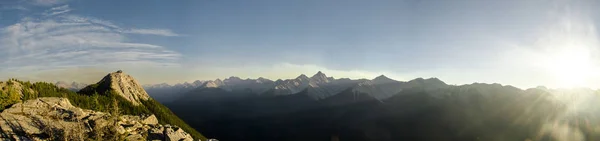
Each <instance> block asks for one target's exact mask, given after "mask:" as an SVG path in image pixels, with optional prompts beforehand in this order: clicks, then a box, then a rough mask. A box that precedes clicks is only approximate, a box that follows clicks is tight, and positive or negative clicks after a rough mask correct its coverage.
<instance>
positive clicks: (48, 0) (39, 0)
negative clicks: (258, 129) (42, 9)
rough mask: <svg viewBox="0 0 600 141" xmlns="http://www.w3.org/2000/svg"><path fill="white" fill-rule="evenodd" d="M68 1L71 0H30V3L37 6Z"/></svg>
mask: <svg viewBox="0 0 600 141" xmlns="http://www.w3.org/2000/svg"><path fill="white" fill-rule="evenodd" d="M68 1H69V0H29V3H31V4H33V5H37V6H54V5H58V4H63V3H66V2H68Z"/></svg>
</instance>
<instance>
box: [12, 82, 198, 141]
mask: <svg viewBox="0 0 600 141" xmlns="http://www.w3.org/2000/svg"><path fill="white" fill-rule="evenodd" d="M0 110H2V113H0V119H1V120H0V131H1V132H2V133H0V139H1V140H88V139H94V140H194V139H196V140H197V139H200V140H206V138H205V137H204V136H202V135H201V134H200V133H198V132H197V131H196V130H194V129H193V128H191V127H190V126H189V125H187V124H186V123H185V122H184V121H183V120H181V119H179V117H177V116H176V115H175V114H173V113H172V112H171V111H170V110H169V109H168V108H166V107H165V106H164V105H162V104H160V103H158V102H157V101H155V100H153V99H152V98H150V96H148V94H147V93H146V91H145V90H144V89H143V88H142V87H141V85H139V84H138V83H137V81H136V80H135V79H133V77H131V76H129V75H127V74H125V73H123V72H122V71H117V72H113V73H110V74H108V75H107V76H105V77H104V78H103V79H102V80H101V81H99V82H98V83H96V84H92V85H89V86H87V87H85V88H84V89H82V90H80V91H79V92H77V93H75V92H72V91H69V90H68V89H65V88H59V87H57V86H56V85H54V84H51V83H46V82H35V83H31V82H23V81H19V80H15V79H10V80H8V81H6V82H0Z"/></svg>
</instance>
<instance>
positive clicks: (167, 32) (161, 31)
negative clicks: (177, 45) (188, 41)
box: [123, 29, 180, 36]
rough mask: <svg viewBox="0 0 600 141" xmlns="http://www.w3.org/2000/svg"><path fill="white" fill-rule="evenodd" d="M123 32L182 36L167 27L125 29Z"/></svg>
mask: <svg viewBox="0 0 600 141" xmlns="http://www.w3.org/2000/svg"><path fill="white" fill-rule="evenodd" d="M123 33H130V34H145V35H159V36H180V35H179V34H177V33H174V32H173V31H171V30H167V29H130V30H126V31H123Z"/></svg>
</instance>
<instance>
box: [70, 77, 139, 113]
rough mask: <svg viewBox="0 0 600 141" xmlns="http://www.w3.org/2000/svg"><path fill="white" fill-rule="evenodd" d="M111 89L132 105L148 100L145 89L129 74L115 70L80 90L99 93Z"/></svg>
mask: <svg viewBox="0 0 600 141" xmlns="http://www.w3.org/2000/svg"><path fill="white" fill-rule="evenodd" d="M107 91H113V92H115V93H116V94H117V95H120V96H122V97H123V98H125V99H127V100H128V101H130V102H131V103H133V104H134V105H139V104H140V101H141V100H148V99H149V98H150V96H149V95H148V93H146V90H144V88H143V87H142V85H140V84H139V83H138V82H137V80H135V79H134V78H133V77H131V76H130V75H127V74H125V73H123V71H117V72H113V73H110V74H108V75H106V76H105V77H104V78H102V80H100V82H98V83H96V84H93V85H90V86H87V87H85V88H83V89H82V90H81V91H80V92H84V93H93V92H98V93H100V94H102V93H105V92H107Z"/></svg>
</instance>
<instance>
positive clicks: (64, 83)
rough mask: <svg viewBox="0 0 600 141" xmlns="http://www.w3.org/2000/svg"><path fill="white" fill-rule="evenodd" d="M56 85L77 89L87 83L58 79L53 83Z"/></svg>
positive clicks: (72, 89)
mask: <svg viewBox="0 0 600 141" xmlns="http://www.w3.org/2000/svg"><path fill="white" fill-rule="evenodd" d="M55 85H56V86H58V87H61V88H66V89H69V90H71V91H74V92H76V91H79V90H81V89H83V88H85V87H86V86H88V84H87V83H79V82H71V83H68V82H65V81H58V82H56V83H55Z"/></svg>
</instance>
